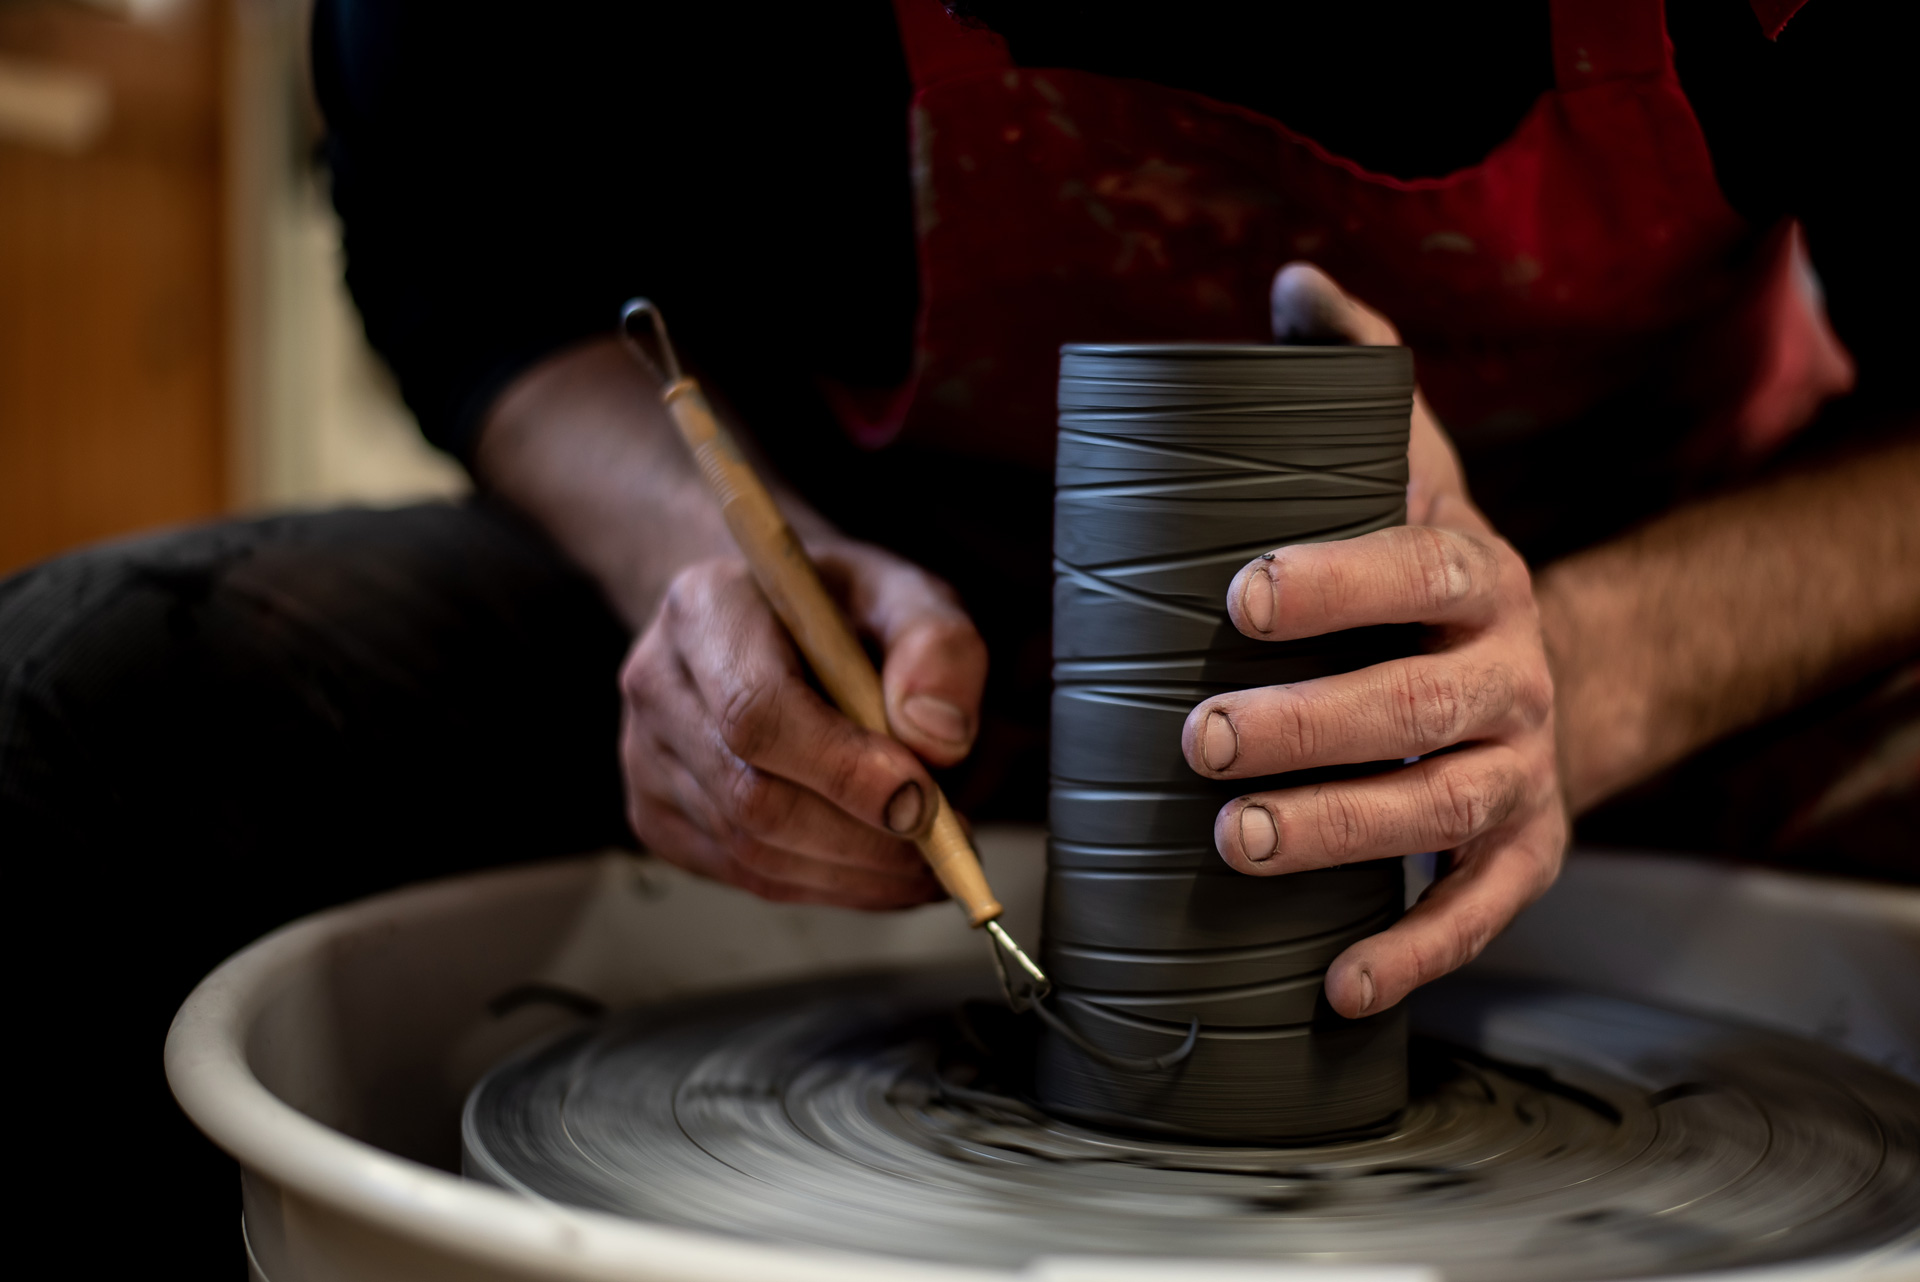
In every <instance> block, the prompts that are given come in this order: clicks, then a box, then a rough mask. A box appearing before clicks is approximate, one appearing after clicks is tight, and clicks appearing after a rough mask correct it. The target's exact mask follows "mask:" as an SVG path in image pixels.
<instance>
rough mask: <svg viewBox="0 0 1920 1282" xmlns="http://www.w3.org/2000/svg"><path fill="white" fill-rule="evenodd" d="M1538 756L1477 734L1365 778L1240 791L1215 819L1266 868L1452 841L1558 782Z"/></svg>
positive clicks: (1222, 842) (1229, 848) (1223, 840)
mask: <svg viewBox="0 0 1920 1282" xmlns="http://www.w3.org/2000/svg"><path fill="white" fill-rule="evenodd" d="M1529 760H1531V758H1528V757H1525V756H1523V755H1522V754H1521V753H1520V752H1518V751H1516V750H1515V749H1514V748H1512V747H1509V746H1507V745H1505V744H1500V743H1489V744H1475V745H1473V746H1472V747H1468V748H1462V749H1460V750H1459V751H1457V752H1447V753H1442V754H1440V755H1438V756H1434V757H1428V758H1425V759H1424V760H1422V761H1419V762H1416V763H1414V764H1413V765H1410V766H1406V767H1403V768H1401V769H1398V770H1390V771H1387V772H1385V773H1382V774H1377V775H1370V776H1367V777H1365V778H1360V779H1343V780H1339V781H1336V782H1332V783H1321V784H1308V785H1304V786H1301V787H1296V788H1282V789H1279V790H1276V791H1272V792H1256V793H1251V794H1249V795H1247V796H1244V797H1236V798H1234V799H1233V800H1232V801H1230V802H1228V803H1227V804H1226V805H1224V806H1222V807H1221V808H1220V813H1219V814H1218V815H1217V816H1216V817H1215V819H1214V828H1213V836H1214V846H1215V848H1216V849H1218V850H1219V852H1220V856H1221V858H1223V859H1225V860H1226V861H1227V862H1228V863H1229V864H1231V865H1232V866H1233V867H1234V868H1236V869H1238V870H1239V871H1241V872H1244V873H1251V874H1253V875H1254V876H1263V877H1270V876H1273V875H1275V874H1278V873H1291V872H1302V871H1305V870H1306V869H1309V868H1331V867H1335V866H1338V865H1341V864H1350V863H1359V862H1362V861H1365V860H1369V859H1387V858H1391V857H1393V856H1396V855H1411V854H1417V853H1419V852H1420V851H1423V850H1449V849H1452V848H1454V847H1456V846H1460V845H1464V844H1465V843H1467V842H1468V841H1471V840H1472V839H1473V838H1475V837H1478V836H1480V835H1482V834H1483V833H1486V832H1488V831H1490V830H1492V829H1494V828H1496V827H1497V826H1499V825H1500V824H1502V823H1504V822H1505V821H1506V820H1507V818H1508V817H1509V816H1511V815H1513V814H1515V813H1516V812H1517V811H1520V810H1522V808H1523V807H1525V806H1526V805H1527V803H1528V802H1530V801H1532V800H1533V799H1534V798H1535V794H1537V793H1538V792H1539V791H1540V789H1541V787H1542V786H1543V785H1544V786H1547V787H1551V779H1547V780H1541V779H1538V778H1535V777H1534V776H1535V775H1537V774H1538V773H1539V771H1538V770H1537V769H1534V770H1530V769H1529V768H1528V762H1529Z"/></svg>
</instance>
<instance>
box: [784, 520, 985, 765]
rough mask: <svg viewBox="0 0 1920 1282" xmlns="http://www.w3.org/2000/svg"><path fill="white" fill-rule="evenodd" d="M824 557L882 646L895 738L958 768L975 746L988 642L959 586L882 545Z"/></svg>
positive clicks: (854, 612)
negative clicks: (962, 603) (959, 595)
mask: <svg viewBox="0 0 1920 1282" xmlns="http://www.w3.org/2000/svg"><path fill="white" fill-rule="evenodd" d="M819 559H820V568H821V571H822V573H823V574H824V575H827V576H829V577H832V578H837V579H839V580H840V581H841V584H842V586H843V588H844V592H845V597H844V599H845V600H846V603H847V609H848V612H849V614H850V615H851V616H852V619H853V623H854V626H855V627H856V628H858V629H859V630H860V631H861V632H863V633H865V634H866V635H867V636H870V637H872V638H874V639H875V640H877V641H878V642H879V643H880V650H881V653H882V655H883V656H884V660H883V662H882V664H881V668H880V685H881V689H882V691H883V692H884V694H885V696H886V702H887V724H888V726H889V727H890V728H891V729H892V731H893V733H894V737H896V738H897V739H899V740H900V741H901V742H902V743H904V744H906V745H907V746H908V747H909V748H911V749H913V751H914V752H915V753H917V754H918V755H919V756H920V758H921V759H922V760H923V761H926V762H928V763H929V764H931V765H935V766H950V765H953V764H954V763H955V762H957V761H959V760H960V759H961V758H963V757H965V756H966V755H967V753H968V752H969V751H971V750H972V748H973V740H974V736H975V735H976V734H978V733H979V730H980V694H981V691H982V690H983V689H984V688H985V686H986V682H987V646H986V642H984V641H982V640H981V639H980V633H979V630H978V629H976V628H975V627H974V626H973V620H972V619H970V618H968V617H967V612H966V611H965V610H964V609H962V608H961V606H960V602H959V601H958V599H957V598H956V597H955V596H954V593H953V589H952V588H950V587H948V586H947V585H946V583H945V582H943V581H942V580H941V579H939V578H938V577H937V576H935V575H933V574H930V573H928V572H927V571H925V570H923V569H921V568H920V567H919V566H917V565H914V564H912V563H911V562H908V561H903V560H901V559H900V558H899V557H896V556H894V555H892V554H891V553H889V552H886V551H883V550H882V549H880V548H876V547H873V546H871V545H867V544H846V545H842V546H841V547H839V548H836V549H835V550H834V551H833V552H831V553H828V554H826V555H824V556H822V557H820V558H819Z"/></svg>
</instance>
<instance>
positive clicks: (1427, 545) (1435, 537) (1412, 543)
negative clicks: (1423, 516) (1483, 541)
mask: <svg viewBox="0 0 1920 1282" xmlns="http://www.w3.org/2000/svg"><path fill="white" fill-rule="evenodd" d="M1407 534H1408V540H1407V546H1408V574H1409V576H1410V579H1411V583H1410V584H1409V586H1410V587H1411V588H1412V589H1413V590H1414V591H1415V592H1416V593H1418V594H1419V599H1420V600H1421V601H1423V602H1424V603H1426V604H1427V605H1428V606H1431V607H1446V606H1451V605H1456V604H1458V603H1459V602H1461V601H1463V600H1465V599H1466V598H1467V595H1468V594H1469V593H1471V592H1472V591H1473V579H1474V575H1473V565H1472V562H1471V560H1470V559H1469V557H1468V556H1467V552H1466V548H1465V547H1464V546H1463V544H1462V540H1460V539H1459V538H1457V537H1456V536H1454V535H1453V534H1450V533H1448V532H1447V531H1445V530H1437V529H1434V528H1433V527H1432V526H1427V525H1416V526H1409V527H1408V528H1407Z"/></svg>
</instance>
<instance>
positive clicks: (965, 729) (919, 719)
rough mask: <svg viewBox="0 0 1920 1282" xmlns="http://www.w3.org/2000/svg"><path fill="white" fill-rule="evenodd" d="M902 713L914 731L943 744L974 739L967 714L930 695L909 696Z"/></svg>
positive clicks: (901, 707)
mask: <svg viewBox="0 0 1920 1282" xmlns="http://www.w3.org/2000/svg"><path fill="white" fill-rule="evenodd" d="M900 713H901V715H902V716H904V717H905V718H906V719H907V720H908V721H909V722H911V723H912V725H913V728H914V729H916V730H918V731H919V732H920V733H921V734H923V735H925V736H927V738H929V739H937V740H939V741H940V742H941V743H965V742H967V740H969V739H971V738H972V737H973V735H972V732H971V728H970V727H969V726H968V724H967V714H966V713H964V712H962V711H960V709H959V708H956V707H955V706H954V705H953V704H951V703H948V702H947V701H946V700H945V699H937V698H935V697H934V696H933V695H930V694H910V695H908V696H907V698H906V701H905V702H904V703H902V704H901V705H900Z"/></svg>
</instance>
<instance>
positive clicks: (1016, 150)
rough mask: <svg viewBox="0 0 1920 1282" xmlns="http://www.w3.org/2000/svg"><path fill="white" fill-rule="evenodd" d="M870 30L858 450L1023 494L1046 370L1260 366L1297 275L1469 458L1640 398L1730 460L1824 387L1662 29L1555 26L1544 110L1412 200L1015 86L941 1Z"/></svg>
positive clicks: (1792, 271)
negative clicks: (1089, 362)
mask: <svg viewBox="0 0 1920 1282" xmlns="http://www.w3.org/2000/svg"><path fill="white" fill-rule="evenodd" d="M895 10H896V13H897V15H898V18H899V23H900V28H901V34H902V38H903V41H904V44H905V46H906V53H907V60H908V64H909V66H910V68H911V71H912V75H913V80H914V84H915V86H916V90H917V92H916V94H915V97H914V100H913V109H912V110H913V121H912V136H913V147H914V155H913V176H914V185H915V189H916V193H917V201H918V205H917V214H918V219H919V246H920V274H921V313H920V316H919V321H918V343H917V355H916V362H915V371H914V374H913V376H912V378H911V379H910V380H909V382H908V383H907V384H906V385H904V386H903V387H901V388H900V389H898V390H897V391H896V392H894V393H893V394H892V395H891V396H882V397H877V398H876V397H871V396H869V397H861V398H856V397H854V396H851V395H847V394H844V393H841V394H836V395H835V396H834V400H835V402H836V409H837V410H838V411H839V413H840V416H841V418H842V421H843V422H844V423H845V424H846V426H847V427H848V430H849V431H850V432H851V433H852V434H853V435H854V437H855V439H856V440H858V441H860V442H861V443H862V444H865V445H868V446H873V447H878V446H882V445H885V444H886V443H888V442H889V441H891V440H893V439H895V438H897V437H902V436H905V437H906V438H908V439H911V440H913V441H915V442H916V443H918V444H921V445H925V446H930V447H932V448H935V449H940V450H946V451H956V452H960V453H965V454H971V455H975V456H985V457H990V458H1002V459H1006V460H1008V461H1018V462H1023V463H1028V464H1033V465H1041V466H1044V465H1046V464H1047V463H1048V462H1049V461H1050V459H1051V457H1052V450H1053V422H1054V409H1053V396H1054V380H1055V369H1056V352H1057V350H1058V348H1059V346H1060V344H1062V343H1064V342H1087V341H1145V340H1156V339H1159V340H1239V341H1267V340H1268V339H1269V338H1270V336H1271V335H1270V331H1269V320H1268V290H1269V286H1270V284H1271V282H1272V279H1273V275H1274V272H1275V271H1276V270H1277V269H1278V268H1279V267H1280V266H1281V265H1282V264H1284V263H1287V262H1289V261H1292V260H1295V259H1306V260H1309V261H1311V262H1314V263H1317V264H1318V265H1320V266H1321V267H1323V268H1325V269H1326V270H1327V271H1328V272H1330V273H1331V274H1332V275H1333V276H1334V278H1335V279H1337V280H1339V281H1340V282H1341V283H1342V284H1343V285H1344V286H1346V287H1347V288H1348V289H1349V290H1351V291H1353V292H1354V293H1355V294H1357V295H1358V296H1359V297H1360V298H1362V299H1364V300H1365V301H1367V302H1368V303H1370V304H1371V305H1373V306H1374V307H1376V308H1378V309H1379V310H1381V311H1382V312H1384V313H1385V314H1386V315H1387V316H1388V317H1390V318H1391V319H1392V320H1393V321H1394V323H1395V324H1396V325H1398V326H1399V327H1400V330H1401V332H1402V333H1403V334H1404V335H1405V337H1406V340H1407V342H1408V343H1409V344H1410V345H1411V346H1412V347H1413V349H1414V352H1415V356H1416V359H1417V363H1418V370H1419V377H1420V380H1421V383H1422V386H1423V387H1424V388H1425V390H1426V392H1427V394H1428V396H1429V398H1430V399H1431V400H1432V402H1433V404H1434V406H1435V407H1436V409H1437V410H1438V411H1439V413H1440V416H1441V418H1442V420H1443V421H1444V422H1445V423H1446V424H1447V425H1448V427H1449V429H1450V430H1451V431H1452V432H1453V433H1454V434H1455V436H1456V437H1458V438H1460V439H1461V440H1462V442H1463V443H1464V444H1466V445H1468V446H1472V445H1473V444H1474V443H1475V442H1476V441H1480V440H1506V439H1514V438H1518V437H1525V436H1529V435H1534V434H1537V433H1541V432H1546V431H1551V430H1552V429H1553V428H1555V427H1556V426H1560V425H1564V424H1568V423H1571V422H1573V421H1575V420H1577V419H1579V418H1580V416H1581V415H1582V414H1583V413H1585V412H1587V411H1588V410H1590V409H1591V408H1592V407H1594V406H1595V405H1597V404H1600V403H1602V402H1605V401H1607V400H1608V398H1610V397H1614V396H1617V395H1618V394H1619V393H1621V391H1622V390H1623V389H1626V388H1629V387H1632V386H1636V385H1637V386H1641V387H1645V386H1647V385H1650V384H1656V385H1658V387H1659V394H1660V395H1661V396H1663V397H1664V398H1665V399H1666V400H1667V401H1669V402H1671V403H1676V404H1679V405H1680V406H1682V407H1683V408H1684V410H1685V411H1686V412H1685V413H1684V414H1683V416H1682V418H1683V420H1684V421H1685V422H1687V423H1688V424H1689V427H1688V429H1687V430H1688V434H1689V437H1690V441H1689V449H1690V451H1691V452H1693V453H1695V454H1696V455H1707V454H1713V455H1718V456H1721V457H1722V458H1724V459H1730V460H1735V461H1738V460H1749V459H1752V458H1754V457H1757V456H1761V455H1764V454H1765V453H1767V452H1769V451H1770V450H1771V449H1772V448H1773V447H1774V446H1776V445H1777V444H1779V443H1780V442H1781V441H1782V440H1784V439H1785V438H1786V437H1787V436H1789V435H1790V434H1791V433H1792V432H1793V431H1794V430H1796V429H1797V428H1798V427H1800V426H1802V425H1803V424H1805V423H1806V422H1807V421H1808V420H1809V419H1810V418H1811V417H1812V415H1813V412H1814V410H1815V409H1817V407H1818V406H1819V404H1820V403H1821V402H1822V401H1823V400H1825V399H1827V398H1828V397H1831V396H1834V395H1836V394H1839V393H1841V392H1844V391H1845V390H1846V389H1847V388H1848V387H1849V386H1850V385H1851V382H1852V378H1853V369H1852V363H1851V361H1850V360H1849V358H1848V356H1847V354H1846V352H1845V349H1844V348H1842V347H1841V346H1840V344H1839V343H1838V341H1837V340H1836V339H1835V337H1834V336H1833V333H1832V331H1831V329H1830V328H1829V327H1828V325H1827V322H1826V318H1825V313H1824V310H1823V309H1822V308H1821V306H1820V305H1819V301H1818V297H1817V290H1816V288H1815V287H1814V285H1813V281H1812V277H1811V274H1810V273H1809V272H1808V271H1807V270H1806V269H1805V257H1804V253H1803V252H1802V251H1801V249H1800V246H1799V243H1798V239H1797V228H1796V227H1795V226H1794V225H1793V224H1791V223H1783V224H1782V225H1781V226H1779V227H1776V228H1773V229H1771V230H1761V231H1758V232H1756V230H1755V229H1753V228H1750V227H1749V226H1748V225H1747V224H1746V223H1745V221H1744V220H1743V219H1741V218H1740V216H1739V215H1737V214H1736V213H1735V212H1734V211H1733V210H1732V209H1731V208H1730V207H1729V206H1728V204H1727V202H1726V200H1725V199H1724V198H1723V197H1722V195H1721V193H1720V189H1719V185H1718V183H1717V182H1716V180H1715V177H1714V173H1713V167H1712V163H1711V161H1710V159H1709V156H1708V153H1707V147H1706V143H1705V140H1704V139H1703V137H1702V134H1701V130H1700V126H1699V123H1698V122H1697V120H1696V119H1695V117H1694V114H1693V110H1692V108H1691V107H1690V106H1689V105H1688V103H1687V100H1686V97H1685V95H1684V94H1683V93H1682V91H1681V88H1680V84H1679V81H1678V79H1677V77H1676V75H1675V72H1674V66H1673V58H1672V53H1671V47H1670V44H1669V42H1668V39H1667V35H1666V28H1665V19H1664V12H1663V7H1662V3H1661V0H1553V6H1552V19H1553V24H1552V25H1553V54H1554V68H1555V76H1556V85H1555V88H1554V89H1553V90H1552V91H1550V92H1548V93H1546V94H1543V95H1542V96H1541V98H1540V99H1539V101H1538V102H1536V103H1535V104H1534V106H1533V109H1532V110H1531V111H1530V112H1529V113H1528V114H1527V116H1526V118H1525V119H1524V120H1523V121H1522V122H1521V124H1520V127H1519V128H1518V129H1517V130H1516V131H1515V132H1514V134H1513V135H1512V137H1510V138H1508V139H1507V140H1506V141H1505V142H1504V143H1502V144H1500V145H1499V146H1498V147H1496V148H1495V149H1494V150H1493V152H1492V153H1491V154H1490V155H1489V156H1488V157H1487V158H1486V159H1485V160H1483V161H1482V162H1481V163H1479V164H1477V165H1473V166H1471V167H1469V168H1466V169H1462V170H1459V171H1457V172H1455V173H1452V174H1449V175H1447V176H1445V177H1442V178H1425V179H1415V180H1400V179H1396V178H1391V177H1387V176H1384V175H1381V174H1374V173H1369V172H1367V171H1365V170H1363V169H1361V168H1360V167H1359V166H1357V165H1355V164H1353V163H1352V162H1350V161H1348V160H1345V159H1343V158H1341V157H1338V156H1334V155H1331V154H1329V153H1328V152H1327V151H1326V150H1325V149H1323V148H1321V147H1320V146H1318V145H1317V144H1316V143H1314V142H1313V141H1312V140H1310V139H1307V138H1303V137H1301V136H1300V135H1298V134H1296V133H1293V132H1292V131H1290V130H1289V129H1287V128H1286V126H1285V125H1284V124H1282V123H1280V122H1278V121H1275V120H1272V119H1269V118H1267V117H1265V116H1262V115H1259V114H1257V113H1255V112H1251V111H1247V110H1243V109H1241V108H1238V107H1233V106H1229V105H1225V104H1222V103H1219V102H1215V101H1213V100H1211V99H1208V98H1205V97H1203V96H1201V95H1199V94H1196V93H1191V92H1187V91H1183V90H1178V89H1168V88H1163V87H1161V86H1157V85H1153V84H1148V83H1144V82H1141V81H1133V80H1122V79H1117V78H1114V77H1110V76H1102V75H1095V74H1092V73H1089V72H1084V71H1073V70H1044V69H1032V68H1023V67H1015V66H1014V65H1013V64H1012V63H1011V61H1010V60H1009V58H1008V56H1007V52H1006V48H1005V45H1004V43H1003V42H1002V41H1001V40H1000V38H999V37H998V36H996V35H994V34H993V33H991V32H989V31H987V30H984V29H982V28H979V27H969V26H965V25H963V24H961V23H960V22H958V21H956V20H955V19H953V18H952V17H950V16H949V15H948V13H947V11H946V9H945V8H944V7H943V6H942V5H941V4H940V2H939V0H895ZM1776 29H1777V28H1776Z"/></svg>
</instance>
